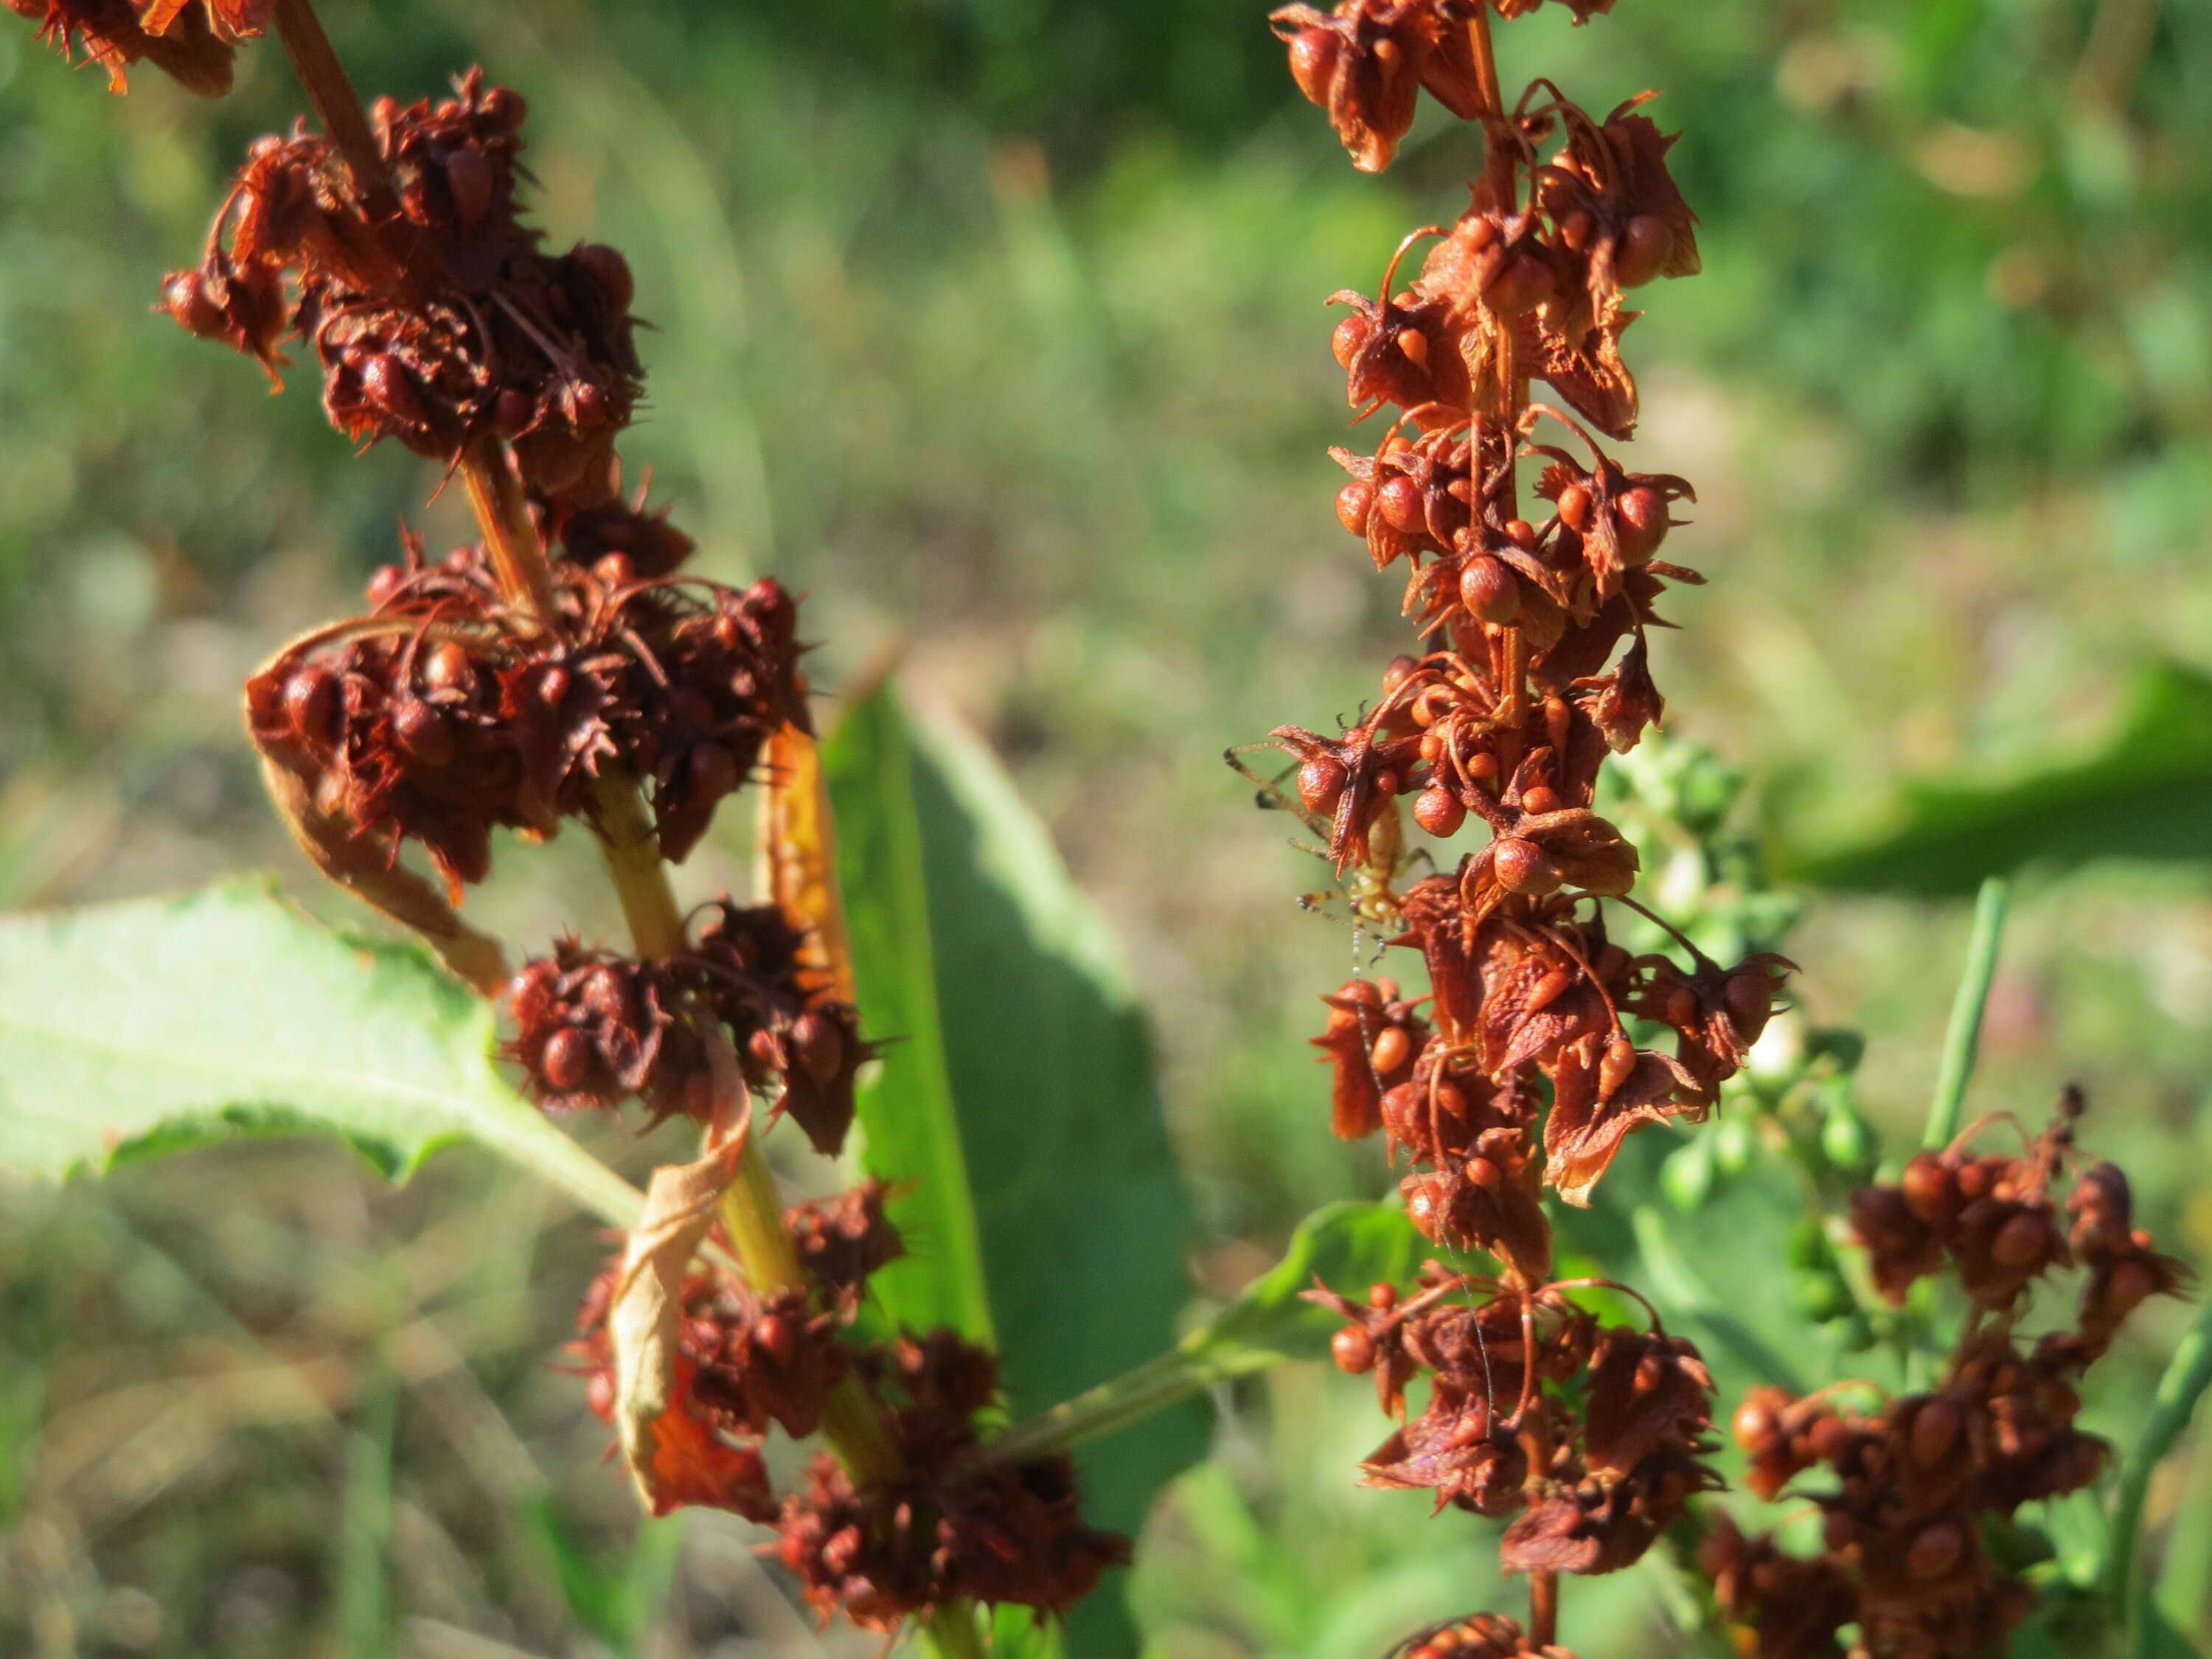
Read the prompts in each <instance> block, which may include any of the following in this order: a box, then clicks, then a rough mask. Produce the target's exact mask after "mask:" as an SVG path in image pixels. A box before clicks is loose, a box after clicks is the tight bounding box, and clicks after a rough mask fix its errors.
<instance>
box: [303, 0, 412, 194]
mask: <svg viewBox="0 0 2212 1659" xmlns="http://www.w3.org/2000/svg"><path fill="white" fill-rule="evenodd" d="M276 33H277V37H278V38H279V39H280V40H283V43H284V52H285V55H286V56H287V57H289V58H291V60H292V68H293V70H295V72H296V73H297V74H298V75H299V77H300V84H301V86H302V87H304V88H307V101H308V102H309V103H310V104H312V105H313V106H314V109H315V116H316V118H317V119H319V121H321V122H322V124H323V131H325V132H326V133H328V134H329V135H330V138H331V143H334V144H336V145H337V147H338V155H339V157H340V158H341V159H342V160H343V161H344V162H345V166H346V171H347V172H348V173H350V174H352V175H353V187H354V189H355V190H356V191H359V192H360V194H361V201H362V206H363V207H364V208H366V209H368V216H369V218H370V219H371V221H373V222H380V221H382V220H386V219H389V218H392V217H393V216H395V215H397V214H398V211H399V197H398V193H397V192H395V191H393V190H392V175H391V173H389V172H387V171H386V168H385V165H384V153H383V151H381V150H380V149H378V148H377V144H376V135H375V134H374V132H372V131H370V130H369V125H368V115H367V114H366V113H365V112H363V110H362V106H361V94H358V93H356V91H355V90H354V89H353V82H352V81H350V80H349V79H348V78H347V76H346V72H345V65H344V64H341V63H340V62H338V55H337V52H335V51H333V50H332V49H331V37H330V36H329V35H327V34H325V33H323V20H322V19H321V18H319V17H318V16H316V15H315V8H314V5H313V0H276Z"/></svg>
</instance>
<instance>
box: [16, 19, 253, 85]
mask: <svg viewBox="0 0 2212 1659" xmlns="http://www.w3.org/2000/svg"><path fill="white" fill-rule="evenodd" d="M8 9H9V10H10V11H13V12H15V14H16V15H19V16H22V17H28V18H31V19H33V21H36V22H37V24H38V25H39V39H40V40H44V41H46V42H47V43H48V44H50V45H51V46H52V47H53V48H54V49H55V50H56V51H57V52H60V53H61V55H62V56H63V57H64V58H69V59H74V58H76V53H77V50H78V48H79V47H80V46H81V47H82V48H83V51H84V54H85V56H86V57H87V58H90V59H91V60H92V61H93V62H94V63H95V64H99V65H100V67H101V68H102V69H104V70H106V71H107V84H108V86H109V88H110V89H111V90H112V91H115V92H121V91H123V90H125V88H126V87H127V86H128V84H129V81H128V77H127V76H125V74H124V71H125V70H126V69H128V68H129V67H130V66H131V64H135V63H137V62H138V61H140V60H141V59H142V58H143V60H144V61H146V62H147V63H149V64H153V65H154V67H155V68H156V69H158V70H161V72H162V73H163V74H164V75H167V76H168V77H169V78H170V79H171V80H173V81H174V82H176V83H177V84H178V85H179V86H180V87H183V88H185V90H186V91H188V92H197V93H200V94H204V95H205V96H207V97H210V98H212V97H216V96H219V95H221V94H223V93H226V92H228V91H229V90H230V75H231V55H232V53H233V52H234V51H235V50H236V49H237V45H238V42H239V41H240V40H241V39H243V38H244V37H246V36H247V35H253V34H261V33H266V32H267V30H268V27H269V18H270V13H271V12H272V11H273V10H274V9H276V0H8Z"/></svg>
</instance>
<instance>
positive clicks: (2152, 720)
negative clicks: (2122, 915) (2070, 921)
mask: <svg viewBox="0 0 2212 1659" xmlns="http://www.w3.org/2000/svg"><path fill="white" fill-rule="evenodd" d="M2208 848H2212V680H2208V679H2206V678H2204V677H2203V675H2201V674H2199V673H2197V672H2196V671H2193V670H2191V669H2188V668H2185V667H2183V666H2181V665H2178V664H2175V663H2169V662H2160V663H2154V664H2152V665H2148V666H2147V667H2145V668H2142V669H2141V670H2139V671H2137V672H2136V676H2135V678H2134V680H2133V682H2132V683H2131V684H2130V687H2129V691H2128V696H2127V700H2126V704H2125V708H2124V713H2123V714H2122V716H2121V718H2120V720H2119V722H2118V726H2117V729H2116V730H2115V731H2114V732H2113V733H2112V736H2111V737H2110V738H2107V739H2106V741H2105V742H2104V743H2103V744H2100V745H2099V746H2098V747H2096V748H2095V749H2093V750H2090V751H2089V752H2087V753H2086V754H2083V755H2081V756H2079V757H2075V758H2074V759H2071V760H2068V761H2063V762H2061V763H2057V764H2055V765H2051V766H2048V767H2044V768H2039V769H2034V770H2031V771H2027V772H2021V773H2018V774H2015V775H2011V776H2008V777H2002V778H1995V779H1988V780H1983V781H1953V780H1950V779H1944V780H1940V781H1938V780H1929V781H1920V782H1916V783H1912V784H1909V785H1907V786H1906V787H1905V790H1904V792H1903V793H1902V794H1901V796H1900V798H1899V800H1898V801H1897V803H1896V805H1895V806H1894V808H1893V811H1891V812H1890V813H1889V815H1888V818H1887V822H1886V823H1884V824H1883V825H1882V827H1881V829H1879V830H1877V831H1876V832H1875V833H1873V834H1870V835H1867V836H1860V837H1857V838H1855V839H1853V840H1850V841H1847V842H1840V843H1837V844H1832V845H1828V846H1825V847H1822V846H1811V847H1806V848H1799V849H1797V850H1796V852H1795V854H1794V855H1792V854H1785V855H1784V857H1783V858H1782V859H1781V860H1779V862H1780V864H1781V865H1782V866H1783V867H1782V872H1781V873H1782V874H1783V875H1784V876H1785V877H1787V878H1791V879H1794V880H1801V881H1808V882H1813V883H1816V884H1820V885H1823V886H1828V887H1837V888H1844V889H1849V890H1856V891H1861V892H1893V893H1928V894H1946V893H1950V894H1966V893H1971V892H1972V891H1973V890H1974V889H1975V888H1976V887H1977V886H1978V884H1980V883H1981V881H1982V880H1983V878H1984V877H1987V876H1991V875H2002V874H2005V873H2007V872H2010V871H2014V870H2016V869H2019V868H2020V867H2021V866H2024V865H2028V864H2033V863H2051V864H2057V865H2061V866H2073V865H2078V864H2085V863H2087V862H2089V861H2091V860H2095V859H2105V858H2131V859H2149V860H2179V861H2184V862H2190V863H2195V862H2199V861H2202V860H2203V859H2204V858H2205V857H2206V856H2207V849H2208Z"/></svg>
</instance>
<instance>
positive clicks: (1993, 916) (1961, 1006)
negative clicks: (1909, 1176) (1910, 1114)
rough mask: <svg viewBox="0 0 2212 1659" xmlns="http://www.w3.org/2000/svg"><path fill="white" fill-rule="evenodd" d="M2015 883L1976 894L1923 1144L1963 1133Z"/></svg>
mask: <svg viewBox="0 0 2212 1659" xmlns="http://www.w3.org/2000/svg"><path fill="white" fill-rule="evenodd" d="M2011 898H2012V883H2011V882H2010V881H2009V880H2008V879H2007V878H2005V877H2003V876H1990V877H1989V878H1987V879H1986V880H1984V882H1983V883H1982V890H1981V891H1980V892H1979V893H1978V894H1976V895H1975V896H1974V931H1973V933H1972V937H1971V938H1969V939H1968V940H1967V942H1966V971H1965V973H1964V974H1962V975H1960V980H1959V989H1958V991H1957V993H1956V994H1954V996H1953V998H1952V1000H1951V1023H1950V1025H1949V1026H1948V1028H1947V1029H1946V1030H1945V1031H1944V1033H1943V1063H1942V1069H1941V1070H1939V1071H1938V1072H1937V1073H1936V1097H1935V1099H1934V1100H1932V1101H1930V1102H1929V1107H1928V1128H1927V1132H1926V1133H1923V1135H1922V1136H1921V1137H1920V1144H1921V1145H1922V1146H1925V1147H1929V1148H1930V1149H1936V1148H1941V1147H1944V1146H1949V1145H1950V1144H1951V1141H1952V1140H1953V1139H1954V1137H1955V1136H1956V1135H1957V1134H1958V1133H1959V1114H1960V1108H1961V1107H1962V1106H1963V1105H1964V1104H1965V1103H1966V1085H1967V1084H1968V1083H1970V1082H1972V1080H1973V1075H1974V1056H1975V1054H1976V1051H1977V1050H1978V1048H1980V1046H1981V1039H1982V1015H1983V1013H1984V1011H1985V1010H1986V1009H1987V1008H1988V1007H1989V1005H1990V981H1992V980H1993V979H1995V978H1996V969H1997V947H1998V945H2000V943H2001V942H2002V939H2003V938H2004V924H2005V909H2006V907H2007V906H2008V904H2009V902H2011Z"/></svg>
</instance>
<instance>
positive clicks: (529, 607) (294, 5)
mask: <svg viewBox="0 0 2212 1659" xmlns="http://www.w3.org/2000/svg"><path fill="white" fill-rule="evenodd" d="M276 26H277V31H278V33H280V34H281V35H282V37H283V42H284V47H285V51H286V52H287V53H288V54H289V57H290V58H291V60H292V64H293V66H294V68H295V70H297V71H298V73H299V76H300V80H301V84H302V85H303V86H304V87H305V88H306V89H307V99H308V101H309V102H310V103H312V104H313V106H314V109H315V112H316V114H317V116H318V117H319V118H320V119H321V121H322V124H323V127H324V130H325V131H326V132H327V133H328V134H329V135H330V137H331V142H332V143H334V144H335V145H336V146H337V150H338V154H339V155H340V157H341V158H342V159H343V161H344V163H345V166H346V170H347V172H348V173H349V174H350V175H351V178H352V181H353V185H354V189H355V191H356V192H357V193H358V194H359V196H360V197H361V199H362V204H363V206H364V207H365V208H366V209H367V210H368V213H369V215H370V216H371V218H373V219H385V218H389V217H391V216H392V215H393V214H395V213H396V212H397V211H398V198H397V197H396V196H395V195H394V193H393V191H392V180H391V178H390V175H389V173H387V172H386V168H385V166H384V161H383V157H382V155H381V153H380V151H379V149H377V145H376V140H375V137H374V133H373V131H371V129H370V126H369V123H368V115H367V112H365V111H364V110H363V109H362V103H361V98H360V95H359V94H357V93H356V92H355V90H354V88H353V83H352V82H351V81H350V80H349V79H348V77H347V76H346V73H345V70H344V66H343V64H340V63H339V61H338V58H337V53H336V52H334V51H333V50H332V49H331V43H330V38H329V36H328V35H326V34H325V33H324V32H323V27H322V23H321V21H320V20H319V18H318V17H317V16H316V15H315V11H314V7H313V0H276ZM455 466H456V468H457V470H458V471H459V472H460V474H461V479H462V483H463V484H464V486H465V488H466V489H467V492H468V497H469V505H470V506H471V507H472V508H473V509H474V511H475V513H476V518H477V524H478V526H480V527H481V528H482V530H483V537H484V541H485V544H486V546H487V548H488V550H489V553H490V556H491V562H492V568H493V570H494V573H495V575H496V577H497V579H498V581H499V585H500V588H501V592H502V593H503V594H504V595H505V597H506V598H507V601H508V603H510V604H512V605H517V606H519V607H521V608H522V609H524V610H525V611H526V612H527V613H528V614H529V615H530V616H531V617H533V618H534V619H535V620H536V621H537V623H538V625H539V626H540V627H542V628H545V629H552V628H553V627H555V626H556V622H557V611H556V605H555V592H554V586H553V577H552V571H551V568H550V566H549V564H548V563H547V561H546V558H545V552H544V546H543V544H541V542H540V541H539V538H538V528H537V526H535V525H534V524H532V522H531V519H530V513H529V509H528V505H527V503H526V501H525V500H524V497H523V494H522V489H521V486H520V483H519V481H518V480H517V478H516V477H515V475H514V471H513V467H512V465H510V463H509V461H508V458H507V453H506V450H505V448H504V447H502V446H501V444H500V443H499V442H498V441H497V440H495V439H492V438H483V439H479V440H477V441H473V442H471V444H470V445H469V446H468V447H466V448H465V449H464V450H463V451H462V452H461V453H460V454H459V456H458V457H457V458H456V459H455ZM594 804H595V805H596V807H597V809H598V814H599V846H600V851H601V853H602V854H603V855H604V856H605V861H606V866H607V874H608V878H609V879H610V880H611V882H612V884H613V885H614V889H615V892H616V896H617V897H618V898H619V899H620V901H621V903H622V907H623V917H624V919H625V921H627V922H628V923H629V930H630V936H631V939H632V941H633V943H634V945H635V948H636V950H637V951H638V952H639V954H641V956H644V957H669V956H672V955H675V954H676V953H678V951H682V950H683V949H684V945H685V943H686V939H685V933H684V912H683V910H682V909H681V908H679V907H678V903H677V902H676V895H675V891H674V890H673V889H672V888H671V885H670V884H669V880H668V867H667V866H666V864H665V862H664V861H663V860H662V859H661V856H660V842H659V836H658V835H657V834H656V833H655V831H654V829H653V822H652V818H651V817H650V815H649V814H648V813H647V810H646V805H645V802H644V800H643V799H642V798H641V795H640V793H639V787H638V783H637V780H636V779H635V778H634V777H632V776H631V775H629V773H628V772H627V771H625V770H623V769H618V768H612V767H611V768H608V769H606V770H605V772H603V773H602V775H600V777H599V781H598V782H597V784H596V786H595V789H594ZM718 1035H719V1033H718ZM723 1041H725V1042H726V1041H727V1039H726V1037H724V1038H723ZM571 1173H572V1174H573V1171H572V1172H571ZM563 1184H567V1183H566V1182H564V1183H563ZM571 1190H576V1189H575V1188H573V1187H572V1188H571ZM599 1199H600V1200H601V1205H602V1206H604V1205H605V1203H606V1202H608V1201H610V1200H611V1201H614V1202H617V1203H619V1202H620V1200H615V1199H614V1197H613V1194H611V1193H606V1192H602V1193H601V1194H599ZM586 1201H590V1200H586ZM721 1213H722V1218H723V1222H724V1224H725V1225H726V1227H727V1228H728V1230H729V1233H730V1238H731V1243H732V1246H733V1247H734V1248H735V1251H736V1254H737V1257H738V1263H739V1265H740V1266H741V1267H742V1268H743V1269H744V1273H745V1275H746V1277H747V1278H748V1279H750V1280H751V1281H752V1283H753V1285H754V1286H755V1288H756V1289H757V1290H759V1291H763V1292H764V1293H768V1294H774V1293H775V1292H776V1291H784V1290H789V1289H793V1288H800V1287H803V1286H804V1285H805V1279H804V1276H803V1274H802V1273H801V1271H800V1268H799V1258H798V1255H797V1253H796V1252H795V1251H794V1250H793V1248H792V1243H791V1239H790V1236H789V1235H788V1234H787V1232H786V1231H785V1230H784V1226H783V1211H782V1204H781V1199H780V1197H779V1196H778V1194H777V1192H776V1188H775V1176H774V1174H773V1173H772V1172H771V1171H770V1170H769V1166H768V1161H767V1159H766V1158H764V1157H763V1155H762V1153H761V1152H760V1149H759V1146H758V1144H757V1142H756V1141H755V1140H754V1139H751V1138H750V1137H748V1138H747V1139H746V1140H745V1143H744V1148H743V1151H742V1152H741V1154H740V1157H739V1161H738V1169H737V1173H736V1176H735V1178H734V1179H733V1180H732V1182H731V1184H730V1187H729V1188H728V1189H727V1190H726V1192H725V1193H724V1194H723V1198H722V1203H721ZM823 1439H824V1440H825V1441H827V1442H828V1443H829V1447H830V1449H831V1450H832V1451H833V1452H834V1453H836V1456H837V1458H838V1460H839V1462H842V1464H843V1465H844V1466H845V1468H846V1469H847V1470H848V1472H849V1473H850V1474H852V1476H853V1477H854V1480H858V1481H860V1482H863V1483H867V1484H874V1483H879V1482H882V1481H884V1480H894V1479H896V1477H897V1476H898V1474H899V1473H900V1471H901V1468H902V1462H903V1460H902V1457H901V1455H900V1453H899V1449H898V1447H897V1445H896V1443H895V1442H894V1441H893V1440H892V1438H891V1436H890V1430H889V1427H888V1425H886V1424H885V1422H884V1418H883V1414H882V1411H881V1409H880V1407H879V1406H878V1402H877V1401H875V1399H874V1398H873V1397H872V1395H870V1394H869V1393H868V1392H867V1390H866V1388H865V1387H863V1386H862V1385H861V1383H860V1382H859V1381H858V1380H857V1379H856V1378H853V1377H848V1378H847V1379H846V1380H845V1381H844V1382H843V1383H841V1384H839V1385H838V1387H837V1389H836V1390H835V1391H834V1392H833V1393H832V1394H831V1395H830V1396H829V1401H828V1403H827V1406H826V1407H825V1409H824V1412H823ZM927 1630H928V1632H929V1636H930V1638H931V1641H932V1643H933V1645H935V1646H936V1648H937V1650H938V1651H939V1653H940V1654H942V1655H943V1656H945V1659H981V1656H982V1655H983V1653H984V1651H985V1649H984V1646H983V1643H982V1638H981V1634H980V1632H978V1630H977V1627H976V1620H975V1604H974V1603H973V1602H971V1601H964V1600H963V1601H952V1602H949V1603H947V1604H946V1605H945V1606H944V1607H940V1608H939V1609H938V1610H937V1611H936V1612H935V1613H933V1614H932V1615H931V1616H930V1618H929V1620H927Z"/></svg>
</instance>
